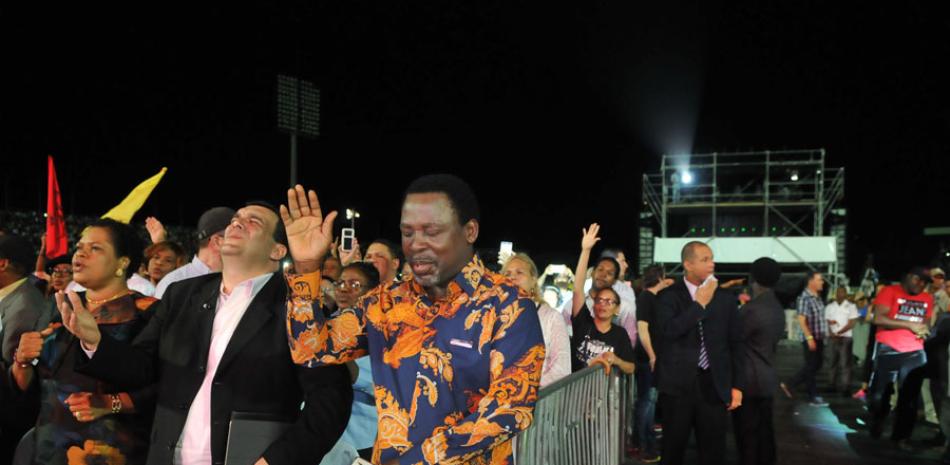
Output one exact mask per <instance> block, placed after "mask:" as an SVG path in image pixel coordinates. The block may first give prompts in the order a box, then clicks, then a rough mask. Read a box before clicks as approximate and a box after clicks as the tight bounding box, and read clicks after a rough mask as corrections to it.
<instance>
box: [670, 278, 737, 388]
mask: <svg viewBox="0 0 950 465" xmlns="http://www.w3.org/2000/svg"><path fill="white" fill-rule="evenodd" d="M657 297H658V300H659V301H658V305H657V307H658V308H657V314H656V321H657V327H658V329H659V331H658V332H659V333H660V334H661V335H662V336H661V337H662V341H661V345H662V350H661V351H660V352H659V354H660V356H659V358H657V364H658V365H659V368H658V369H657V378H658V379H657V387H658V388H659V391H660V392H662V393H664V394H668V395H674V396H683V395H688V394H689V393H690V390H691V389H692V386H693V383H694V382H695V379H696V376H697V375H698V364H699V322H700V321H702V323H703V335H704V338H705V341H706V350H707V352H708V354H709V370H710V372H711V374H712V379H713V384H714V386H715V389H716V394H717V395H718V396H719V398H720V399H722V401H723V402H724V403H729V402H730V401H731V399H732V388H736V389H739V390H743V388H744V382H743V379H742V373H743V371H742V369H741V366H742V359H741V357H740V350H741V344H742V332H741V330H740V327H739V313H738V303H737V302H736V298H735V296H734V295H733V294H732V293H730V292H727V291H722V290H718V289H717V290H716V292H715V294H714V295H713V299H712V301H710V302H709V305H707V306H706V308H705V309H703V308H702V307H701V306H700V305H699V304H698V303H696V302H693V299H692V298H691V297H690V295H689V290H688V289H687V288H686V284H685V283H684V282H683V279H682V278H679V279H677V280H676V282H675V283H673V285H672V286H670V287H668V288H666V289H664V290H663V291H662V292H660V294H659V295H658V296H657Z"/></svg>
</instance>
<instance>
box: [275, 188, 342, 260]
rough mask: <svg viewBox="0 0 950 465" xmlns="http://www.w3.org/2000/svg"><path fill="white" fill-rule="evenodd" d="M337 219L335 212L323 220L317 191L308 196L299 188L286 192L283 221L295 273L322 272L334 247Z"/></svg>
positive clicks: (282, 207)
mask: <svg viewBox="0 0 950 465" xmlns="http://www.w3.org/2000/svg"><path fill="white" fill-rule="evenodd" d="M336 215H337V213H336V212H335V211H334V212H330V214H328V215H327V216H326V218H324V217H323V212H322V211H321V210H320V201H319V200H318V199H317V193H316V192H315V191H313V190H311V191H309V192H307V191H305V190H304V188H303V186H301V185H300V184H297V185H296V186H294V188H293V189H287V205H281V206H280V218H281V220H282V221H283V222H284V229H286V230H287V244H288V245H289V246H290V256H291V257H292V258H293V260H294V269H295V271H297V272H298V273H309V272H312V271H317V270H319V269H320V266H321V264H322V263H323V259H324V257H326V255H327V253H329V251H330V247H331V245H332V243H333V220H335V219H336Z"/></svg>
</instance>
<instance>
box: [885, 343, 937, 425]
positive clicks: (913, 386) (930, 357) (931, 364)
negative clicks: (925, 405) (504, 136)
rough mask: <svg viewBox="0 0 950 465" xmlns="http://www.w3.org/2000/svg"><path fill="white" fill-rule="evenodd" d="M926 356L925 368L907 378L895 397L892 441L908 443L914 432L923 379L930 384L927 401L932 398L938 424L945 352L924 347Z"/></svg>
mask: <svg viewBox="0 0 950 465" xmlns="http://www.w3.org/2000/svg"><path fill="white" fill-rule="evenodd" d="M924 351H925V352H926V354H927V364H926V365H924V366H922V367H919V368H915V369H913V370H911V371H910V373H908V374H907V378H906V379H905V380H904V384H902V385H901V390H900V394H899V395H898V396H897V407H896V408H895V411H896V414H895V417H894V431H893V432H892V433H891V438H892V439H894V440H895V441H897V440H900V439H909V438H910V436H911V434H912V433H913V432H914V425H915V424H916V423H917V410H918V409H920V407H921V403H922V402H921V397H920V392H921V386H923V384H924V380H925V379H929V380H930V397H931V398H933V402H934V409H935V410H936V411H937V418H938V420H939V418H940V415H942V412H941V408H940V407H941V404H942V403H943V398H944V397H945V396H946V395H947V391H946V386H945V385H944V384H943V382H942V380H941V371H942V370H941V369H942V368H945V367H946V363H947V356H946V355H947V348H946V347H944V348H943V350H939V348H934V347H931V346H929V345H925V346H924Z"/></svg>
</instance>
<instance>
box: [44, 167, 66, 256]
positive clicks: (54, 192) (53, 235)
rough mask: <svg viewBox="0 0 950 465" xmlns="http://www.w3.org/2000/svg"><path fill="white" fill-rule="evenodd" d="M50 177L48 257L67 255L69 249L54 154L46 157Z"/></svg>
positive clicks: (48, 190)
mask: <svg viewBox="0 0 950 465" xmlns="http://www.w3.org/2000/svg"><path fill="white" fill-rule="evenodd" d="M46 159H47V161H48V165H49V177H48V182H47V191H46V258H56V257H59V256H60V255H66V252H67V251H68V249H69V246H68V245H67V240H66V219H65V217H63V199H62V198H61V197H60V196H59V182H58V181H57V180H56V167H55V166H53V156H52V155H47V157H46Z"/></svg>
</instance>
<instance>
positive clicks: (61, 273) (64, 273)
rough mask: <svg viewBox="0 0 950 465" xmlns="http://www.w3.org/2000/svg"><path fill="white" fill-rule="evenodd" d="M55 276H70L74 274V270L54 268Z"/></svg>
mask: <svg viewBox="0 0 950 465" xmlns="http://www.w3.org/2000/svg"><path fill="white" fill-rule="evenodd" d="M50 274H52V275H53V276H69V275H72V274H73V270H53V272H52V273H50Z"/></svg>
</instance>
